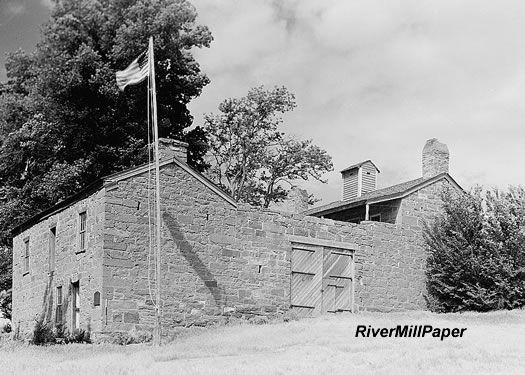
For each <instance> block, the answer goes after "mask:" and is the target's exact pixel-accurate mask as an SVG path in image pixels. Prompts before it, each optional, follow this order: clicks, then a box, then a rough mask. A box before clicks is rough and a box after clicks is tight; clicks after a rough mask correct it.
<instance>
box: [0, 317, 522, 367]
mask: <svg viewBox="0 0 525 375" xmlns="http://www.w3.org/2000/svg"><path fill="white" fill-rule="evenodd" d="M359 324H365V325H372V326H373V327H374V328H382V327H385V328H391V327H395V326H396V325H398V324H412V325H415V324H430V325H433V326H434V327H441V328H455V327H457V328H467V330H466V331H465V333H464V335H463V337H456V338H453V337H449V338H446V339H444V340H443V341H441V340H440V339H439V338H433V337H424V338H394V337H391V338H381V337H375V338H372V337H370V338H365V337H358V338H356V337H355V332H356V327H357V325H359ZM458 373H460V374H525V311H504V312H494V313H489V314H477V313H465V314H448V315H436V314H431V313H428V312H411V313H391V314H372V313H364V314H359V315H351V314H348V315H338V316H327V317H320V318H316V319H306V320H301V321H295V322H290V323H279V324H268V325H262V326H253V325H237V326H228V327H219V328H210V329H206V330H204V329H203V330H199V331H192V332H189V333H187V334H186V335H185V336H184V337H179V338H178V339H177V340H176V341H174V342H172V343H170V344H166V345H164V346H162V347H161V348H153V347H151V346H147V345H132V346H127V347H119V346H114V345H80V344H76V345H57V346H50V347H34V346H26V345H22V344H16V343H6V344H4V345H3V346H0V374H68V375H71V374H121V375H124V374H458Z"/></svg>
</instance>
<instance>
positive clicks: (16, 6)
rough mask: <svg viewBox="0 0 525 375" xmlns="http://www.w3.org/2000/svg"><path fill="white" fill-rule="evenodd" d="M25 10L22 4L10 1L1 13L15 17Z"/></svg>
mask: <svg viewBox="0 0 525 375" xmlns="http://www.w3.org/2000/svg"><path fill="white" fill-rule="evenodd" d="M25 10H26V7H25V4H24V2H16V1H10V2H7V3H6V4H4V6H3V13H4V14H6V15H7V16H11V17H12V16H17V15H19V14H22V13H24V11H25Z"/></svg>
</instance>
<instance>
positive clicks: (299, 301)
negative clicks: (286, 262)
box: [291, 244, 323, 316]
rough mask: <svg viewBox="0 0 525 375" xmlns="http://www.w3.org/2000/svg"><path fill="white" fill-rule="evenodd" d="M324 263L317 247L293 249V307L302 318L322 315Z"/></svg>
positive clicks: (302, 246) (304, 246)
mask: <svg viewBox="0 0 525 375" xmlns="http://www.w3.org/2000/svg"><path fill="white" fill-rule="evenodd" d="M322 262H323V258H322V252H320V251H319V248H318V247H316V246H309V245H302V244H301V245H297V246H294V247H293V248H292V281H291V283H292V285H291V305H292V308H294V309H295V310H296V311H297V313H298V314H299V315H301V316H313V315H316V314H319V313H320V309H321V282H322Z"/></svg>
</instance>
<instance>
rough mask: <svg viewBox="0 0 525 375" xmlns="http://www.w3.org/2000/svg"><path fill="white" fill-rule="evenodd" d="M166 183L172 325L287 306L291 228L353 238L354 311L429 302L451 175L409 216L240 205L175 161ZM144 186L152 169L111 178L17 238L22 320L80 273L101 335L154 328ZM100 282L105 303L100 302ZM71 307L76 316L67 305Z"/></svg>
mask: <svg viewBox="0 0 525 375" xmlns="http://www.w3.org/2000/svg"><path fill="white" fill-rule="evenodd" d="M151 179H152V180H153V179H154V176H153V175H152V176H151ZM161 184H162V186H163V189H162V191H161V198H162V286H161V287H162V311H163V323H164V325H165V328H175V327H178V326H191V325H208V324H213V323H220V322H224V321H226V320H227V319H230V318H231V317H232V316H234V317H242V316H245V317H254V316H256V317H261V316H264V317H266V316H278V315H280V314H282V313H283V312H285V311H286V310H287V309H289V307H290V288H291V286H290V274H291V248H292V245H291V238H292V237H293V239H295V240H296V239H297V238H302V240H301V243H308V242H309V241H313V240H322V241H324V242H326V241H328V242H329V243H330V244H331V245H330V246H332V247H337V246H338V244H339V243H344V244H347V245H351V247H352V248H354V249H355V251H356V252H355V259H356V267H355V271H356V280H355V292H356V294H355V307H356V309H357V310H381V311H390V310H405V309H424V308H425V299H424V295H425V261H426V253H425V248H424V246H423V241H422V226H423V223H424V221H425V220H426V219H428V218H430V217H432V216H433V215H435V213H436V212H437V211H438V210H439V206H440V201H439V195H438V192H439V190H440V189H441V188H442V185H443V182H440V183H436V184H434V185H431V186H428V187H426V188H424V189H421V190H420V191H418V192H416V193H413V194H412V195H410V196H408V197H405V198H404V199H403V200H402V202H401V203H400V204H399V208H398V209H397V215H398V219H399V220H398V222H399V223H400V224H389V223H383V222H363V223H361V224H353V223H347V222H341V221H335V220H331V219H322V218H316V217H310V216H306V217H305V216H303V215H301V214H291V213H285V212H276V211H270V210H262V209H257V208H253V207H251V206H248V205H242V204H241V205H239V206H238V207H235V206H233V205H232V204H231V203H230V202H229V201H228V200H226V199H224V198H223V197H221V196H220V195H218V194H217V193H216V192H214V191H213V190H212V189H210V188H209V187H207V186H206V185H205V184H204V183H203V182H202V181H201V180H199V179H197V178H195V177H194V176H192V175H191V174H189V173H187V172H186V171H184V170H182V169H180V168H179V167H178V166H176V165H175V164H168V165H165V166H164V167H162V173H161ZM147 187H148V175H147V172H145V173H143V174H141V175H136V176H134V177H128V178H125V179H123V180H121V181H118V182H114V183H111V184H110V185H106V187H105V188H103V189H102V190H100V191H99V192H98V193H95V194H94V195H92V196H90V197H88V198H86V199H83V200H81V201H79V202H77V203H75V204H74V205H72V206H71V207H69V208H67V209H65V210H63V211H61V212H59V213H57V214H55V215H52V216H50V217H49V218H46V219H45V220H44V221H41V222H39V223H38V224H36V225H34V226H33V227H31V228H30V229H28V230H26V231H25V232H23V233H21V234H20V235H18V236H17V237H16V238H15V241H14V285H13V299H14V301H13V308H14V311H13V316H14V324H15V326H16V325H18V326H20V327H21V328H22V329H23V330H27V329H30V328H32V326H33V324H34V319H35V317H37V316H39V314H44V316H45V317H46V319H53V314H54V309H53V308H52V307H51V308H50V306H54V304H53V301H54V298H55V297H54V296H53V294H54V292H55V290H56V286H58V285H62V286H63V287H64V297H68V293H67V289H68V288H69V286H70V285H71V282H75V281H77V280H78V281H79V282H80V288H81V325H82V327H83V328H90V329H91V330H92V332H93V333H94V334H95V336H96V337H97V336H98V335H99V334H100V335H106V334H111V333H113V332H115V331H128V330H130V329H132V328H135V329H139V330H142V329H144V330H151V329H152V327H153V326H154V323H155V319H154V317H155V308H154V300H155V298H154V294H153V293H154V290H155V284H154V281H153V280H154V263H155V261H154V258H153V250H154V247H151V249H150V246H149V241H150V240H149V238H150V237H149V236H148V223H149V221H150V220H154V217H151V218H150V217H148V189H147ZM152 203H153V201H151V202H150V205H151V206H152ZM372 207H373V206H372ZM151 208H152V212H155V211H154V209H153V206H152V207H151ZM82 210H87V217H88V235H89V239H88V250H87V251H86V252H85V253H79V254H77V253H76V252H75V249H77V247H76V246H77V243H78V238H77V234H78V214H79V212H81V211H82ZM55 224H56V226H57V243H56V248H57V250H56V253H57V255H56V266H55V267H56V268H55V272H54V274H53V275H49V274H48V269H47V267H48V266H47V264H48V261H47V257H48V242H47V241H48V235H49V228H50V227H51V226H53V225H55ZM151 235H152V238H155V234H154V233H153V232H152V233H151ZM26 237H29V238H30V244H31V269H30V272H29V274H28V275H25V276H23V275H22V273H23V272H22V270H23V268H22V266H23V263H22V261H23V243H24V242H23V241H24V239H25V238H26ZM97 291H100V292H101V305H100V306H97V307H94V306H93V295H94V293H95V292H97ZM66 304H67V303H66ZM46 311H47V312H46ZM46 314H47V315H46ZM64 316H65V318H66V319H68V320H69V319H70V317H71V307H70V306H69V307H68V309H67V311H66V313H65V315H64Z"/></svg>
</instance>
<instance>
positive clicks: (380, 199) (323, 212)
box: [303, 172, 464, 216]
mask: <svg viewBox="0 0 525 375" xmlns="http://www.w3.org/2000/svg"><path fill="white" fill-rule="evenodd" d="M441 179H445V180H447V181H448V182H450V183H451V184H452V185H453V186H454V187H455V188H456V189H458V190H461V191H464V190H463V188H462V187H461V186H460V185H459V184H458V183H457V182H456V180H454V179H453V178H452V176H451V175H450V174H448V173H447V172H444V173H440V174H438V175H435V176H434V177H431V178H429V179H427V180H425V181H423V182H421V183H419V184H417V185H415V186H413V187H411V188H410V189H407V190H405V191H402V192H399V193H394V194H389V195H384V196H380V197H376V198H371V199H362V200H359V201H354V202H350V203H348V204H342V205H341V206H337V207H332V208H329V209H326V210H322V209H321V208H322V207H319V209H315V208H312V209H310V210H307V211H304V212H303V214H305V215H312V216H313V215H315V216H322V215H328V214H332V213H335V212H339V211H343V210H346V209H348V208H353V207H359V206H361V205H367V204H375V203H380V202H385V201H390V200H394V199H400V198H405V197H406V196H408V195H410V194H412V193H414V192H416V191H418V190H421V189H423V188H425V187H427V186H428V185H431V184H433V183H435V182H437V181H439V180H441ZM309 211H311V212H309Z"/></svg>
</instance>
